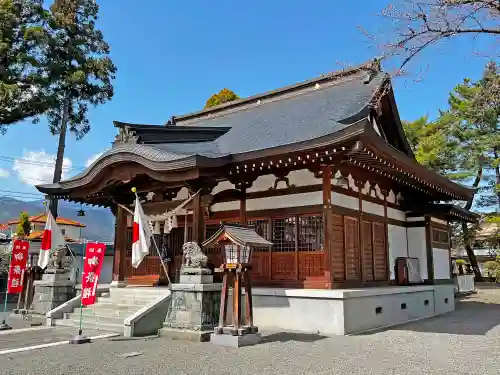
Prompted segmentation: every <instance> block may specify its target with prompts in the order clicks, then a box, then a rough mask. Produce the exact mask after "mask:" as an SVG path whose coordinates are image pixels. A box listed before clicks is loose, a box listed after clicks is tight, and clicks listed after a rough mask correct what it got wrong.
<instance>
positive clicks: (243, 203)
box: [240, 188, 247, 224]
mask: <svg viewBox="0 0 500 375" xmlns="http://www.w3.org/2000/svg"><path fill="white" fill-rule="evenodd" d="M246 223H247V197H246V189H245V188H242V189H241V198H240V224H246Z"/></svg>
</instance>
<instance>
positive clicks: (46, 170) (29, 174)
mask: <svg viewBox="0 0 500 375" xmlns="http://www.w3.org/2000/svg"><path fill="white" fill-rule="evenodd" d="M55 160H56V155H51V154H48V153H46V152H45V150H43V149H42V150H41V151H24V153H23V156H22V157H21V158H19V159H16V160H15V161H14V166H13V167H12V170H13V171H14V172H17V175H18V177H19V179H20V180H21V181H22V182H24V183H25V184H28V185H40V184H44V183H45V184H48V183H51V182H52V179H53V178H54V168H55V164H56V162H55ZM71 166H72V162H71V160H70V159H68V158H64V160H63V173H62V179H65V178H67V176H68V172H69V171H70V169H71Z"/></svg>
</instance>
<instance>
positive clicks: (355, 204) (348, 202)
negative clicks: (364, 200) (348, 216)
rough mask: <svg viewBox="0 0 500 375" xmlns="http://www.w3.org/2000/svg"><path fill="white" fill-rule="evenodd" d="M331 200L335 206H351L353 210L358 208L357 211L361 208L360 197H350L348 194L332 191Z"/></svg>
mask: <svg viewBox="0 0 500 375" xmlns="http://www.w3.org/2000/svg"><path fill="white" fill-rule="evenodd" d="M331 201H332V205H334V206H340V207H345V208H350V209H351V210H356V211H357V210H358V209H359V201H358V198H354V197H350V196H348V195H344V194H339V193H337V192H332V198H331Z"/></svg>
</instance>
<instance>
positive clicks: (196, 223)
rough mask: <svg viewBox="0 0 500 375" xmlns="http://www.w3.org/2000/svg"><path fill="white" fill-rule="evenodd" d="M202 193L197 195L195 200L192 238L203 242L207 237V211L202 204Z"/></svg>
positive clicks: (199, 242)
mask: <svg viewBox="0 0 500 375" xmlns="http://www.w3.org/2000/svg"><path fill="white" fill-rule="evenodd" d="M201 202H202V198H201V195H200V194H198V195H196V196H195V197H194V198H193V200H192V203H193V238H192V240H193V241H195V242H196V243H198V244H201V243H202V242H203V240H204V239H205V212H204V209H203V206H202V204H201Z"/></svg>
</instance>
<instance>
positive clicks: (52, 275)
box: [32, 269, 75, 314]
mask: <svg viewBox="0 0 500 375" xmlns="http://www.w3.org/2000/svg"><path fill="white" fill-rule="evenodd" d="M34 284H35V295H34V297H33V304H32V309H33V312H35V313H37V314H46V313H47V312H49V311H50V310H52V309H54V308H56V307H57V306H59V305H61V304H63V303H64V302H67V301H69V300H70V299H72V298H74V297H75V282H74V281H71V280H69V273H68V271H67V270H65V269H47V270H46V271H45V274H44V275H43V276H42V280H38V281H35V282H34Z"/></svg>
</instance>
